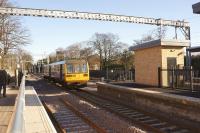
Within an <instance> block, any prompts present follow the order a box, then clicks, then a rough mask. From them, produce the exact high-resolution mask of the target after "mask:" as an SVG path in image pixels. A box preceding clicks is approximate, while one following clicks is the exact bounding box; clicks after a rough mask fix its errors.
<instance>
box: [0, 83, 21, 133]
mask: <svg viewBox="0 0 200 133" xmlns="http://www.w3.org/2000/svg"><path fill="white" fill-rule="evenodd" d="M17 94H18V89H16V88H13V87H11V86H7V96H6V97H2V96H1V97H0V133H5V132H6V131H7V128H8V125H9V122H10V119H11V116H12V114H13V111H14V105H15V99H16V97H17Z"/></svg>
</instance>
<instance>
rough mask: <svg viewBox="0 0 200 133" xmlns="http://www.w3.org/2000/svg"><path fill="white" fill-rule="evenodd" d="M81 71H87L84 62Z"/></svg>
mask: <svg viewBox="0 0 200 133" xmlns="http://www.w3.org/2000/svg"><path fill="white" fill-rule="evenodd" d="M82 72H84V73H86V72H87V65H86V64H83V65H82Z"/></svg>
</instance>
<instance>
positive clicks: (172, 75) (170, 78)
mask: <svg viewBox="0 0 200 133" xmlns="http://www.w3.org/2000/svg"><path fill="white" fill-rule="evenodd" d="M158 86H160V87H170V88H179V89H187V90H188V89H190V90H192V91H194V90H198V91H199V90H200V73H199V71H198V70H194V69H192V68H188V67H183V68H181V69H179V68H171V69H162V68H158Z"/></svg>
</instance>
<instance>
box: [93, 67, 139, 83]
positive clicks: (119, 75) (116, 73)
mask: <svg viewBox="0 0 200 133" xmlns="http://www.w3.org/2000/svg"><path fill="white" fill-rule="evenodd" d="M102 78H103V79H105V80H112V81H113V80H114V81H127V80H132V81H134V80H135V70H127V71H125V70H90V79H97V80H100V79H102Z"/></svg>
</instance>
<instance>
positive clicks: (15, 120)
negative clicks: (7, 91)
mask: <svg viewBox="0 0 200 133" xmlns="http://www.w3.org/2000/svg"><path fill="white" fill-rule="evenodd" d="M24 108H25V76H23V77H22V80H21V84H20V88H19V93H18V96H17V99H16V102H15V107H14V112H13V115H12V118H11V121H10V123H9V126H8V130H7V133H24V132H25V126H24V125H25V124H24V115H23V113H24Z"/></svg>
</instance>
